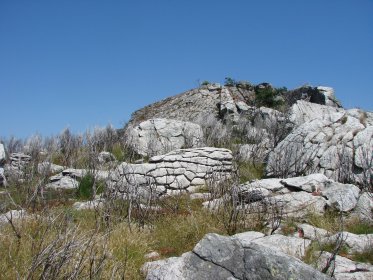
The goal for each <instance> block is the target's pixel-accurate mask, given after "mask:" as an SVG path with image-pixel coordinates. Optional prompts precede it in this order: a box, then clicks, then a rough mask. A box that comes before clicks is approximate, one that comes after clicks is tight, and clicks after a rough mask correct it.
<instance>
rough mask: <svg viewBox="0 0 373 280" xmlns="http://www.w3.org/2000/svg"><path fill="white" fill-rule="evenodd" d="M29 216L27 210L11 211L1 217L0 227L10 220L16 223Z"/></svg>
mask: <svg viewBox="0 0 373 280" xmlns="http://www.w3.org/2000/svg"><path fill="white" fill-rule="evenodd" d="M26 215H27V213H26V210H10V211H8V212H6V213H5V214H1V215H0V226H1V225H2V224H6V223H8V221H9V220H11V221H13V222H14V221H15V220H20V219H23V218H25V217H26Z"/></svg>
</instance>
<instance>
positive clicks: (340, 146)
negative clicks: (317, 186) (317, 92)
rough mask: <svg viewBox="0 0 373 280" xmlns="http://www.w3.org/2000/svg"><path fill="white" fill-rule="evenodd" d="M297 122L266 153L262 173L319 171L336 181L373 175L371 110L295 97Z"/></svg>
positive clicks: (280, 174)
mask: <svg viewBox="0 0 373 280" xmlns="http://www.w3.org/2000/svg"><path fill="white" fill-rule="evenodd" d="M292 110H293V115H292V118H293V121H294V122H298V126H297V127H296V128H295V129H294V130H293V131H292V132H291V133H290V134H289V135H288V136H287V137H286V138H285V139H284V140H283V141H281V142H280V143H279V144H278V145H277V146H276V148H275V149H274V150H273V151H272V152H271V153H270V154H269V158H268V165H267V168H266V174H267V175H268V176H271V177H294V176H297V175H300V174H312V173H322V174H325V175H326V176H327V177H328V178H330V179H333V180H335V181H339V182H345V181H348V182H351V183H354V184H361V185H363V184H367V183H369V180H371V176H373V169H372V160H373V114H372V113H370V112H364V111H361V110H358V109H351V110H343V109H338V108H333V107H329V106H323V105H319V104H313V103H308V102H304V101H298V102H297V103H296V104H294V105H293V109H292Z"/></svg>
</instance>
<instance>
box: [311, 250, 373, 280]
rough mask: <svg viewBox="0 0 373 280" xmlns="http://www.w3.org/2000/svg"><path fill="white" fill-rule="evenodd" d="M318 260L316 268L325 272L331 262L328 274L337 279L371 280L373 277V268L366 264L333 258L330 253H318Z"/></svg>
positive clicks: (337, 257) (339, 257)
mask: <svg viewBox="0 0 373 280" xmlns="http://www.w3.org/2000/svg"><path fill="white" fill-rule="evenodd" d="M317 257H318V258H317V259H316V268H317V269H318V270H320V271H321V270H323V269H324V268H325V266H326V264H327V262H328V260H329V262H330V267H329V269H328V270H327V274H328V275H331V274H332V273H333V274H334V278H335V279H346V280H347V279H361V280H369V279H372V276H373V266H372V265H369V264H365V263H359V262H354V261H352V260H350V259H347V258H345V257H341V256H335V258H334V259H333V258H332V255H331V253H329V252H322V253H321V252H318V253H317Z"/></svg>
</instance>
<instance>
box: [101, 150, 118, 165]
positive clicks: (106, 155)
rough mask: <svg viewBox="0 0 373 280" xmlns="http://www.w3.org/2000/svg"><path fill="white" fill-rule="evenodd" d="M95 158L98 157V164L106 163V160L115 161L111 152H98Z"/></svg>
mask: <svg viewBox="0 0 373 280" xmlns="http://www.w3.org/2000/svg"><path fill="white" fill-rule="evenodd" d="M97 159H98V162H99V163H100V164H104V163H108V162H111V161H116V158H115V156H114V155H113V154H112V153H109V152H101V153H99V154H98V157H97Z"/></svg>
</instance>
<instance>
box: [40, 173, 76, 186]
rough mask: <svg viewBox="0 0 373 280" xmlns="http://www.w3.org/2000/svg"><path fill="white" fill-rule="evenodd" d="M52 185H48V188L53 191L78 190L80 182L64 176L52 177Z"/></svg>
mask: <svg viewBox="0 0 373 280" xmlns="http://www.w3.org/2000/svg"><path fill="white" fill-rule="evenodd" d="M49 181H50V183H48V184H46V185H45V187H46V188H51V189H76V188H77V187H78V186H79V182H78V181H77V180H75V179H73V178H71V177H69V176H63V175H62V174H59V175H56V176H52V177H50V178H49Z"/></svg>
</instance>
